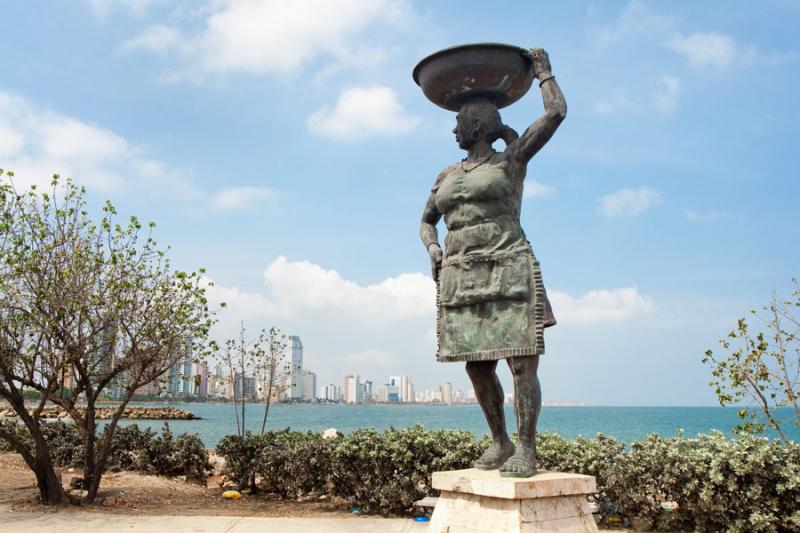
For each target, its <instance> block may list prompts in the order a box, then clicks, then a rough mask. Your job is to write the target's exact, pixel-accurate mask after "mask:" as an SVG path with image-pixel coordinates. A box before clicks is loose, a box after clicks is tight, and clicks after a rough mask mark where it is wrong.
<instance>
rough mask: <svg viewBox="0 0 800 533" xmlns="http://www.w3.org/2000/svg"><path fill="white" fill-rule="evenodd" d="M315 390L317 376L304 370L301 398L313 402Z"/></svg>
mask: <svg viewBox="0 0 800 533" xmlns="http://www.w3.org/2000/svg"><path fill="white" fill-rule="evenodd" d="M316 390H317V375H316V374H315V373H313V372H311V371H309V370H304V371H303V391H302V398H303V399H304V400H307V401H309V402H313V401H314V391H316Z"/></svg>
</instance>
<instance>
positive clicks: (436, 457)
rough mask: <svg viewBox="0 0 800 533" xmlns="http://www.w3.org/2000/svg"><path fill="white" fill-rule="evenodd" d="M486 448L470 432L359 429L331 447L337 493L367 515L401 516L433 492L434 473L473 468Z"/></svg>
mask: <svg viewBox="0 0 800 533" xmlns="http://www.w3.org/2000/svg"><path fill="white" fill-rule="evenodd" d="M486 444H487V442H476V441H475V439H474V437H473V436H472V434H471V433H469V432H466V431H428V430H426V429H424V428H423V427H422V426H416V427H413V428H410V429H401V430H397V429H389V430H387V431H385V432H383V433H379V432H377V431H375V430H372V429H364V430H358V431H355V432H353V433H351V434H350V435H347V436H345V437H341V438H339V439H336V440H335V441H333V443H332V446H333V450H332V453H331V458H332V465H331V473H332V480H331V486H332V489H333V493H334V494H336V495H338V496H342V497H345V498H347V499H348V500H350V501H351V502H352V504H353V505H354V506H357V507H361V508H362V509H363V510H364V511H366V512H373V513H375V512H377V513H399V512H403V511H405V510H406V509H408V508H409V507H410V506H411V505H412V504H413V503H414V502H415V501H416V500H418V499H420V498H423V497H424V496H426V495H428V494H431V492H432V489H431V485H430V484H431V475H432V474H433V472H435V471H438V470H455V469H461V468H469V467H470V466H472V463H473V462H474V461H475V459H477V458H478V457H479V456H480V454H481V453H482V452H483V450H484V449H485V446H486Z"/></svg>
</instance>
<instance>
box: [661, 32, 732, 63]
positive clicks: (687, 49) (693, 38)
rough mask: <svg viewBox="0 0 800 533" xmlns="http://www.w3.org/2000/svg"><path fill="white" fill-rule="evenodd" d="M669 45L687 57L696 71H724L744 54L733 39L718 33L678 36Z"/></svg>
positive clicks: (696, 33) (695, 33)
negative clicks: (710, 69)
mask: <svg viewBox="0 0 800 533" xmlns="http://www.w3.org/2000/svg"><path fill="white" fill-rule="evenodd" d="M667 45H668V46H669V47H670V48H672V49H673V50H675V51H676V52H678V53H681V54H683V55H685V56H686V58H687V59H688V61H689V66H690V67H692V68H695V69H706V68H712V69H716V70H722V69H724V68H726V67H728V66H729V65H730V64H731V63H732V62H733V61H734V59H739V57H737V56H740V55H742V54H743V53H744V52H742V51H741V50H739V48H738V47H737V46H736V41H734V39H733V37H731V36H729V35H725V34H722V33H717V32H694V33H692V34H690V35H687V36H676V37H673V38H672V39H670V40H669V41H668V42H667Z"/></svg>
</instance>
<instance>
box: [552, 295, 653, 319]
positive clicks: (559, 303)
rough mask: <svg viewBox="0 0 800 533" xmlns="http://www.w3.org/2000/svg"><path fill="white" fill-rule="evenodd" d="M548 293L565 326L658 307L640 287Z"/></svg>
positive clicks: (633, 315) (627, 316) (628, 315)
mask: <svg viewBox="0 0 800 533" xmlns="http://www.w3.org/2000/svg"><path fill="white" fill-rule="evenodd" d="M547 294H548V297H549V298H550V303H551V304H552V305H553V313H554V314H555V316H556V319H557V320H558V322H559V325H564V326H572V325H590V324H602V323H608V322H621V321H624V320H629V319H632V318H636V317H638V316H640V315H642V314H643V313H652V312H654V311H655V310H656V306H655V304H654V303H653V301H652V300H651V299H650V298H649V297H648V296H644V295H641V294H639V292H638V290H637V289H636V287H625V288H621V289H611V290H609V289H596V290H592V291H589V292H587V293H586V294H584V295H583V296H581V297H579V298H574V297H572V296H570V295H569V294H566V293H563V292H559V291H548V292H547Z"/></svg>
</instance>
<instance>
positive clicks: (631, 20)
mask: <svg viewBox="0 0 800 533" xmlns="http://www.w3.org/2000/svg"><path fill="white" fill-rule="evenodd" d="M672 24H673V21H672V19H671V18H670V17H666V16H664V15H660V14H658V13H654V12H652V11H650V10H649V9H648V8H647V7H646V6H645V5H644V4H643V3H642V2H639V1H638V0H633V1H631V2H629V3H628V4H627V5H626V6H625V9H623V10H622V13H620V15H619V17H618V18H617V20H616V21H615V22H614V24H613V25H612V26H609V27H607V28H602V29H600V31H598V33H597V41H598V44H600V45H601V46H608V45H611V44H614V43H616V42H617V41H620V40H622V39H624V38H627V37H630V36H634V35H648V36H651V35H654V34H658V33H662V32H664V31H665V30H667V29H668V28H669V27H671V26H672Z"/></svg>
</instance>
